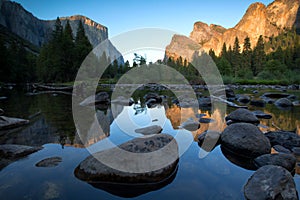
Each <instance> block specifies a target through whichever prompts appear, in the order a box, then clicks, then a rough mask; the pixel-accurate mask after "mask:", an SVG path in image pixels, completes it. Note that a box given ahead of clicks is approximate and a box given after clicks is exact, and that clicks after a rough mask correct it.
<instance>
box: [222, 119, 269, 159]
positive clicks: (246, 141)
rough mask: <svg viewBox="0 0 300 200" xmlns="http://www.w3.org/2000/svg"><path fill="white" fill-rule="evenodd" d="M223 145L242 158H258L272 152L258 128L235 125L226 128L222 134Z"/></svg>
mask: <svg viewBox="0 0 300 200" xmlns="http://www.w3.org/2000/svg"><path fill="white" fill-rule="evenodd" d="M221 144H222V146H223V147H225V148H226V149H228V150H229V151H231V152H233V153H235V154H238V155H240V156H244V157H248V158H256V157H258V156H260V155H263V154H268V153H270V152H271V145H270V142H269V140H268V138H266V137H265V136H264V134H263V133H262V132H261V131H260V130H259V129H258V127H257V126H255V125H252V124H248V123H235V124H232V125H230V126H228V127H226V128H225V130H224V131H223V133H222V134H221Z"/></svg>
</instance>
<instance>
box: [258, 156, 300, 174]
mask: <svg viewBox="0 0 300 200" xmlns="http://www.w3.org/2000/svg"><path fill="white" fill-rule="evenodd" d="M254 163H255V165H256V166H257V167H258V168H259V167H262V166H265V165H277V166H281V167H283V168H285V169H287V170H289V171H290V172H292V171H294V170H295V165H296V158H295V156H293V155H291V154H284V153H279V154H265V155H262V156H259V157H257V158H255V159H254Z"/></svg>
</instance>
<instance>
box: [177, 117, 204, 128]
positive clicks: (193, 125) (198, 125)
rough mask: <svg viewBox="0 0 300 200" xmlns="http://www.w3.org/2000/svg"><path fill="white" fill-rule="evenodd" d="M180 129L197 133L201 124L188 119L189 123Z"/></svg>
mask: <svg viewBox="0 0 300 200" xmlns="http://www.w3.org/2000/svg"><path fill="white" fill-rule="evenodd" d="M180 128H183V129H185V130H188V131H196V130H198V129H199V128H200V123H199V122H197V121H194V120H193V119H188V120H187V121H185V122H183V123H182V124H181V126H180Z"/></svg>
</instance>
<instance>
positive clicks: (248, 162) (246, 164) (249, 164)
mask: <svg viewBox="0 0 300 200" xmlns="http://www.w3.org/2000/svg"><path fill="white" fill-rule="evenodd" d="M221 151H222V153H223V155H224V156H225V157H226V158H227V159H228V160H229V161H230V162H232V163H233V164H235V165H237V166H239V167H242V168H244V169H248V170H256V169H257V167H256V166H255V165H254V160H253V159H250V158H245V157H242V156H239V155H237V154H235V153H233V152H231V151H230V150H228V149H227V148H225V147H224V146H223V145H221Z"/></svg>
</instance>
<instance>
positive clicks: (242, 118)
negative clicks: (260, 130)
mask: <svg viewBox="0 0 300 200" xmlns="http://www.w3.org/2000/svg"><path fill="white" fill-rule="evenodd" d="M225 120H226V121H229V120H231V121H232V123H239V122H245V123H251V124H255V125H257V124H259V120H258V118H257V117H256V116H255V115H254V114H253V113H252V112H251V111H249V110H247V109H244V108H239V109H237V110H235V111H233V112H232V113H230V114H229V115H227V116H226V117H225Z"/></svg>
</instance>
